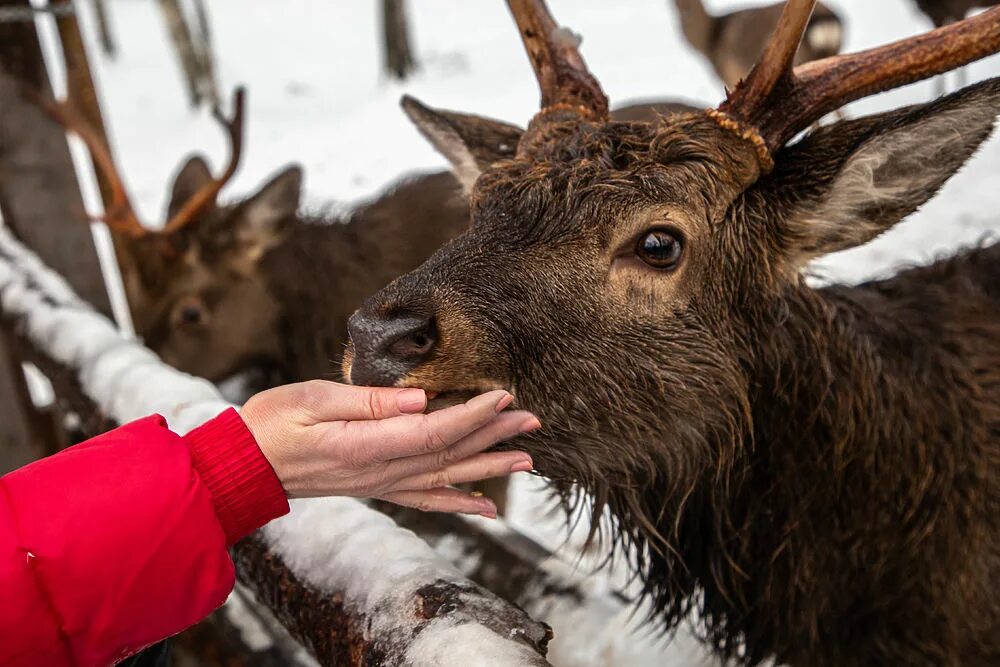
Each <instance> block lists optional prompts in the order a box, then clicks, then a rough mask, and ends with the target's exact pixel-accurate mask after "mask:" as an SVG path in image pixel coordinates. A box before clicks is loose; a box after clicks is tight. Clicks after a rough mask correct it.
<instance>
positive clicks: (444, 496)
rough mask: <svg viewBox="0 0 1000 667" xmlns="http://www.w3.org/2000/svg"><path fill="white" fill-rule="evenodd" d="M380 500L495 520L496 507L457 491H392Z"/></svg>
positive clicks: (426, 509)
mask: <svg viewBox="0 0 1000 667" xmlns="http://www.w3.org/2000/svg"><path fill="white" fill-rule="evenodd" d="M379 497H380V498H381V499H382V500H387V501H389V502H390V503H396V504H397V505H402V506H403V507H413V508H416V509H418V510H422V511H424V512H458V513H461V514H481V515H482V516H485V517H489V518H491V519H495V518H497V506H496V505H495V504H494V503H493V501H492V500H490V499H489V498H486V497H484V496H473V495H470V494H468V493H465V492H464V491H459V490H458V489H448V488H441V489H430V490H428V491H393V492H391V493H386V494H384V495H382V496H379Z"/></svg>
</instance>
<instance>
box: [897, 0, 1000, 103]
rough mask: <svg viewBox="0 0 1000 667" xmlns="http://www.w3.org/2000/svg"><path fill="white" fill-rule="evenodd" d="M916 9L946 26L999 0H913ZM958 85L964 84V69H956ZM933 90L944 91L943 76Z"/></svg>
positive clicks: (993, 4) (997, 2)
mask: <svg viewBox="0 0 1000 667" xmlns="http://www.w3.org/2000/svg"><path fill="white" fill-rule="evenodd" d="M914 2H916V4H917V9H919V10H920V11H921V12H923V13H924V14H925V15H926V16H927V18H929V19H930V20H931V21H933V22H934V25H935V26H936V27H938V28H940V27H942V26H946V25H948V24H949V23H954V22H955V21H961V20H962V19H964V18H965V17H966V16H968V14H969V12H971V11H972V10H973V9H976V8H978V7H995V6H996V5H1000V0H914ZM958 76H959V85H961V86H964V85H965V84H966V83H967V81H966V75H965V69H964V68H963V69H960V70H958ZM934 86H935V92H936V93H937V94H938V95H941V94H943V93H944V90H945V87H944V77H939V78H938V80H937V81H936V82H935V84H934Z"/></svg>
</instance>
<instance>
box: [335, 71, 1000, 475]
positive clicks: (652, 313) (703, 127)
mask: <svg viewBox="0 0 1000 667" xmlns="http://www.w3.org/2000/svg"><path fill="white" fill-rule="evenodd" d="M998 109H1000V84H998V83H997V82H996V81H992V82H987V83H985V84H982V85H980V86H977V87H974V88H971V89H968V90H967V91H965V92H963V93H961V94H958V95H955V96H952V97H950V98H946V99H944V100H942V101H939V102H937V103H935V104H932V105H924V106H920V107H914V108H908V109H902V110H899V111H896V112H892V113H890V114H884V115H881V116H875V117H871V118H866V119H860V120H856V121H849V122H843V123H839V124H836V125H833V126H830V127H827V128H824V129H823V130H820V131H818V132H816V133H815V134H813V135H811V136H809V137H807V138H806V139H804V140H802V141H800V142H799V143H797V144H794V145H792V146H789V147H787V148H785V149H783V150H781V151H779V152H777V153H776V154H775V162H776V167H775V169H774V170H773V171H772V172H770V173H769V174H766V175H761V173H760V168H759V167H758V162H757V157H756V155H755V152H754V151H753V150H752V147H751V146H750V144H748V143H747V142H746V141H744V140H743V139H741V138H740V137H738V136H737V135H736V134H734V133H732V132H731V131H729V130H727V129H725V128H723V127H721V126H720V125H719V124H717V123H716V121H715V120H713V119H712V118H711V117H710V116H708V115H705V114H689V115H684V116H671V117H666V118H664V119H662V120H661V121H659V122H656V123H614V122H583V123H580V122H567V123H548V124H546V125H544V126H541V127H533V128H532V129H530V130H528V132H526V133H525V134H524V135H522V136H521V137H520V140H519V144H518V145H519V148H518V151H517V153H516V154H515V155H514V156H513V157H505V156H504V152H503V146H500V145H497V146H494V147H493V154H494V155H496V156H498V157H497V161H494V162H489V161H488V160H487V159H485V156H487V155H489V154H490V152H491V150H490V148H489V146H487V145H482V144H480V145H478V146H476V147H475V149H472V148H468V147H466V144H465V143H464V141H463V139H462V137H463V136H468V137H491V136H492V137H496V136H500V135H501V134H502V133H501V132H500V131H499V130H497V131H495V132H485V131H482V130H480V131H476V132H469V131H465V130H464V127H465V124H468V123H472V122H473V121H472V120H471V119H470V117H467V116H455V115H452V114H448V113H439V112H432V111H430V110H428V109H426V108H423V110H422V116H421V118H422V119H423V122H424V123H425V124H430V127H429V128H428V127H426V126H425V127H423V128H422V129H424V133H425V134H427V135H428V136H429V137H431V138H432V139H435V138H436V139H435V142H436V143H437V144H438V147H439V148H441V149H442V150H443V151H444V152H445V153H446V154H447V155H448V156H449V157H450V158H451V159H452V161H453V163H454V164H455V165H456V169H458V170H459V171H460V172H461V170H462V169H471V170H473V171H479V170H480V169H481V170H482V173H481V174H480V175H479V176H478V179H477V180H475V181H474V183H475V184H474V186H473V188H472V191H471V202H472V204H471V205H472V209H471V210H472V220H473V223H472V226H471V229H470V230H469V232H468V233H466V234H465V235H463V236H462V237H459V238H458V239H457V240H456V241H454V242H453V243H451V244H450V245H448V246H445V247H444V248H443V249H442V250H440V251H439V252H438V253H437V254H435V255H434V256H433V257H432V258H431V259H430V260H429V261H428V262H427V263H426V264H425V265H424V266H422V267H421V268H420V269H418V270H417V271H415V272H413V273H411V274H409V275H407V276H404V277H403V278H400V279H399V280H397V281H395V282H394V283H392V284H391V285H390V286H388V287H387V288H386V289H385V290H383V291H382V292H380V293H379V294H377V295H375V296H374V297H372V298H371V299H369V300H368V301H367V302H366V304H365V305H364V306H363V308H362V309H361V310H359V311H358V312H357V313H356V314H355V315H354V317H353V318H352V320H351V324H350V331H351V337H352V341H353V343H352V348H351V349H350V350H349V352H348V355H347V356H346V357H345V375H347V376H348V377H349V378H350V379H351V381H352V382H355V383H363V384H379V385H397V386H418V387H423V388H425V389H427V390H428V391H431V392H437V393H439V394H440V396H439V398H438V403H439V404H440V403H442V402H451V401H452V400H455V399H458V398H461V397H464V395H465V394H468V393H470V392H473V391H479V390H483V389H488V388H495V387H503V388H507V389H509V390H511V391H512V392H513V393H514V394H515V396H516V397H517V400H518V402H519V404H520V405H521V406H522V407H524V408H526V409H529V410H532V411H534V412H535V413H536V414H538V415H539V416H540V417H541V419H542V422H543V424H544V425H545V428H544V429H543V430H542V431H540V432H539V433H537V434H532V435H531V436H528V438H527V439H526V441H525V442H520V443H518V446H523V447H527V448H528V449H529V451H530V452H531V453H532V456H533V458H534V460H535V463H536V466H537V467H538V468H539V470H540V471H542V472H543V473H545V474H546V475H548V476H550V477H553V478H555V479H556V480H557V481H563V482H571V481H572V482H583V483H584V485H585V486H588V487H590V488H591V489H595V488H596V489H600V488H602V487H603V486H604V485H605V484H608V483H611V484H612V485H616V484H617V485H628V486H635V485H642V484H646V483H649V482H651V481H652V478H655V477H656V476H658V475H661V474H663V473H664V471H670V473H671V474H670V477H671V478H674V479H676V480H682V481H683V482H682V481H678V484H681V483H684V484H689V483H691V482H692V480H695V479H697V478H698V477H699V476H700V475H701V473H703V472H706V471H711V470H716V469H717V467H718V464H719V462H720V459H722V458H730V457H732V456H735V455H738V454H739V449H740V448H741V447H742V444H741V443H742V442H743V436H744V435H745V434H746V433H747V432H748V429H749V424H748V417H747V415H748V412H749V404H750V401H751V395H750V392H751V385H752V384H753V380H754V373H755V372H757V370H758V369H757V368H756V364H758V363H759V362H758V361H757V358H758V356H759V347H760V341H757V340H755V332H756V327H755V323H756V318H757V317H758V316H759V314H760V313H762V312H766V311H767V310H768V309H773V310H775V311H776V310H777V309H779V308H780V305H781V302H782V297H783V295H785V294H787V293H788V291H789V290H799V289H806V288H805V287H804V286H803V285H802V282H801V278H800V270H801V268H802V267H803V266H804V264H805V263H806V262H807V261H808V260H809V259H811V258H813V257H816V256H818V255H821V254H824V253H827V252H831V251H834V250H841V249H844V248H847V247H851V246H854V245H858V244H860V243H864V242H866V241H868V240H870V239H871V238H873V237H874V236H876V235H878V234H879V233H881V232H882V231H884V230H885V229H888V228H889V227H891V226H892V225H893V224H895V223H896V222H898V221H899V220H901V219H902V218H903V217H905V216H906V215H908V214H909V213H910V212H912V211H913V210H915V209H916V208H917V207H918V206H919V205H920V204H922V203H923V202H924V201H926V200H927V199H928V198H930V197H931V196H932V195H933V194H934V193H935V192H936V191H937V189H938V188H939V187H940V186H941V185H942V184H943V183H944V182H945V180H947V178H948V177H950V175H951V174H952V173H954V172H955V171H956V170H957V169H958V167H959V166H960V165H961V164H962V163H963V162H964V161H965V160H966V159H967V158H968V156H969V155H971V154H972V152H973V151H974V150H975V148H976V147H977V146H978V145H979V143H980V142H982V141H983V140H984V139H985V138H986V137H987V136H988V135H989V133H990V131H991V129H992V125H993V122H994V120H995V118H996V114H997V111H998ZM477 122H479V123H489V122H490V121H484V120H482V119H479V120H478V121H477ZM445 138H450V140H449V141H446V140H445ZM463 147H465V148H463ZM460 176H462V175H461V174H460ZM462 180H463V181H464V182H467V183H468V182H471V181H472V179H471V175H470V174H465V175H464V176H462ZM687 473H691V474H687ZM668 481H669V480H668ZM676 491H677V493H684V492H687V491H690V487H684V488H678V489H676Z"/></svg>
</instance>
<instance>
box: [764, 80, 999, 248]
mask: <svg viewBox="0 0 1000 667" xmlns="http://www.w3.org/2000/svg"><path fill="white" fill-rule="evenodd" d="M998 113H1000V79H993V80H990V81H986V82H984V83H981V84H978V85H975V86H970V87H969V88H966V89H964V90H962V91H959V92H958V93H955V94H953V95H950V96H948V97H945V98H942V99H940V100H937V101H935V102H932V103H930V104H924V105H920V106H915V107H908V108H905V109H900V110H898V111H894V112H890V113H886V114H882V115H878V116H872V117H868V118H862V119H857V120H853V121H843V122H841V123H837V124H835V125H832V126H829V127H827V128H823V129H821V130H819V131H818V132H816V133H815V134H814V135H813V136H809V137H807V138H805V139H803V140H802V141H801V142H799V144H797V145H795V146H792V147H789V148H788V149H786V151H782V153H779V154H778V155H777V156H776V160H775V161H776V162H777V163H778V164H779V165H780V169H776V170H775V172H774V173H773V174H772V176H771V177H768V179H767V180H772V179H773V183H772V186H776V187H777V188H778V190H783V192H774V191H772V192H771V193H766V192H765V193H763V194H764V195H765V196H764V199H769V198H770V199H771V201H772V202H773V201H786V202H788V201H791V202H795V203H794V204H792V205H791V207H790V208H791V212H790V213H787V214H786V215H785V216H784V218H783V220H782V222H781V229H780V230H779V235H780V236H783V237H784V241H785V243H783V245H785V247H786V248H788V250H789V251H790V252H791V254H792V256H793V257H794V258H795V260H796V261H797V262H798V263H800V264H804V263H805V262H807V261H808V260H810V259H812V258H814V257H818V256H821V255H825V254H827V253H831V252H836V251H838V250H845V249H847V248H851V247H854V246H858V245H861V244H864V243H867V242H868V241H870V240H872V239H874V238H875V237H876V236H878V235H880V234H882V233H883V232H885V231H887V230H888V229H890V228H891V227H892V226H893V225H895V224H896V223H897V222H899V221H901V220H903V219H904V218H906V216H908V215H910V214H911V213H913V212H914V211H915V210H917V209H918V208H919V207H920V206H922V205H923V204H924V203H925V202H927V201H928V200H929V199H931V198H932V197H933V196H934V195H935V194H936V193H937V192H938V190H939V189H940V188H941V186H943V185H944V184H945V183H946V182H947V181H948V179H949V178H951V177H952V175H954V174H955V173H956V172H957V171H958V170H959V169H960V168H961V167H962V165H963V164H964V163H965V162H966V160H968V159H969V158H970V157H971V156H972V154H973V153H975V151H976V149H977V148H979V146H980V144H982V143H983V142H984V141H985V140H986V139H987V138H988V137H989V136H990V133H991V132H992V131H993V126H994V124H995V122H996V118H997V114H998ZM766 189H767V188H765V190H766ZM786 210H787V209H786Z"/></svg>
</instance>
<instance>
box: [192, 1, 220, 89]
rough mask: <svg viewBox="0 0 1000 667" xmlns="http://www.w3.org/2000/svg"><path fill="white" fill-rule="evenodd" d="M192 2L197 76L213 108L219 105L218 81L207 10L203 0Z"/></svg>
mask: <svg viewBox="0 0 1000 667" xmlns="http://www.w3.org/2000/svg"><path fill="white" fill-rule="evenodd" d="M192 1H193V2H194V16H195V22H196V23H197V26H196V28H197V29H196V30H195V34H197V38H196V40H195V54H196V56H197V58H198V78H199V81H200V82H201V87H202V92H203V93H204V94H205V96H206V97H207V98H208V102H209V104H211V105H212V107H213V108H217V107H218V106H219V103H220V100H219V83H218V80H217V79H216V77H215V53H214V51H213V47H212V29H211V26H210V25H209V22H208V12H207V11H206V10H205V2H204V0H192Z"/></svg>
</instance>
